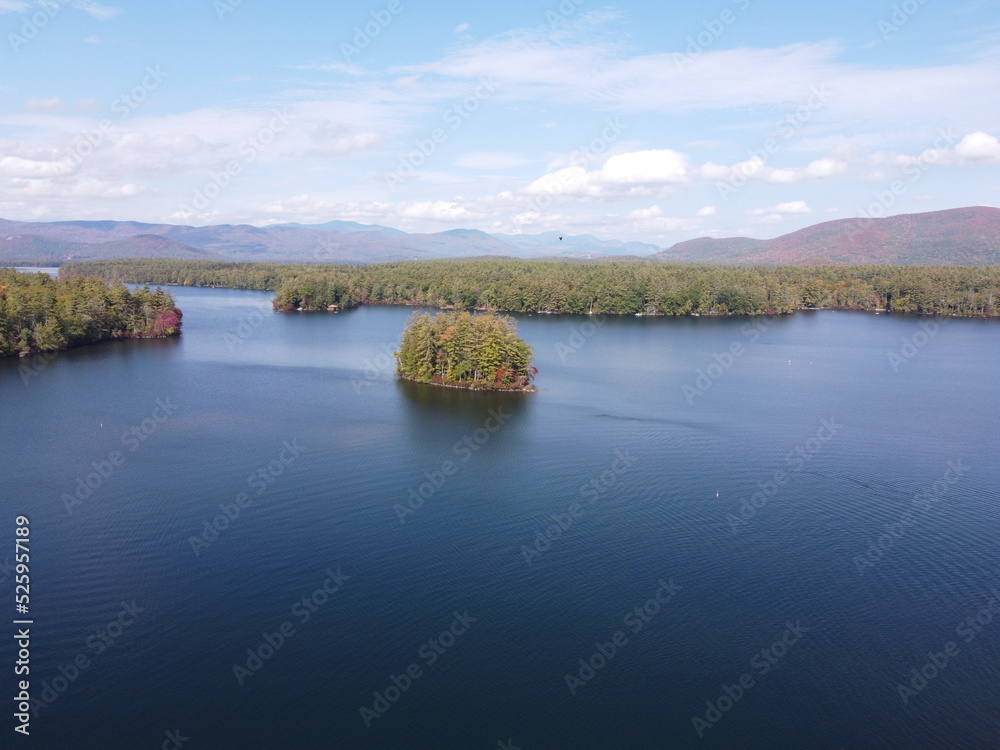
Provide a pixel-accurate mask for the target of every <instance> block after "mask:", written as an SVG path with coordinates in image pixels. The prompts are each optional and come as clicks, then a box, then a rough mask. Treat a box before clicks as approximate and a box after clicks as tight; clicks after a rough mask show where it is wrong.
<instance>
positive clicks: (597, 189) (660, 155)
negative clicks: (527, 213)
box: [525, 149, 688, 197]
mask: <svg viewBox="0 0 1000 750" xmlns="http://www.w3.org/2000/svg"><path fill="white" fill-rule="evenodd" d="M686 165H687V157H685V156H684V155H683V154H681V153H678V152H677V151H672V150H670V149H654V150H646V151H632V152H627V153H623V154H616V155H614V156H612V157H610V158H609V159H608V160H607V161H606V162H604V164H603V165H602V166H601V167H600V168H599V169H595V170H592V171H587V170H586V169H584V168H583V167H581V166H579V165H576V164H574V165H573V166H569V167H566V168H564V169H559V170H557V171H555V172H550V173H549V174H546V175H543V176H542V177H540V178H538V179H537V180H535V181H534V182H532V183H531V184H530V185H528V186H527V187H526V188H525V192H526V193H528V194H531V195H542V194H548V195H553V196H557V195H567V196H591V197H599V196H610V195H621V194H635V193H643V192H649V188H653V187H663V186H671V185H678V184H681V183H684V182H687V180H688V171H687V166H686Z"/></svg>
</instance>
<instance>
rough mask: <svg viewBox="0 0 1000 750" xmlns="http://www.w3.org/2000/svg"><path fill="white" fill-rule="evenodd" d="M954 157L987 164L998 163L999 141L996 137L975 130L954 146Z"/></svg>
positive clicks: (999, 153) (999, 156)
mask: <svg viewBox="0 0 1000 750" xmlns="http://www.w3.org/2000/svg"><path fill="white" fill-rule="evenodd" d="M955 155H956V156H958V157H959V158H961V159H964V160H966V161H981V162H986V163H987V164H997V163H1000V140H997V138H996V136H993V135H990V134H989V133H984V132H983V131H982V130H977V131H976V132H975V133H969V134H968V135H967V136H965V137H964V138H962V140H961V141H959V142H958V144H957V145H956V146H955Z"/></svg>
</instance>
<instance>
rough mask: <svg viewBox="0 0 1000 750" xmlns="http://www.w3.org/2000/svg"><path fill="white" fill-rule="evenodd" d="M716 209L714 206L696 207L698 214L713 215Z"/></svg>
mask: <svg viewBox="0 0 1000 750" xmlns="http://www.w3.org/2000/svg"><path fill="white" fill-rule="evenodd" d="M716 213H717V210H716V208H715V206H702V207H701V208H699V209H698V214H697V215H698V216H715V214H716Z"/></svg>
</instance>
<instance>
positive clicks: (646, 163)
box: [600, 148, 687, 185]
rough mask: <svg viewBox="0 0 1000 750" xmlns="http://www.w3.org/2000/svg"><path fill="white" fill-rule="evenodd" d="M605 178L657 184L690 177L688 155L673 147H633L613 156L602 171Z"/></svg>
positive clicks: (614, 182) (627, 182)
mask: <svg viewBox="0 0 1000 750" xmlns="http://www.w3.org/2000/svg"><path fill="white" fill-rule="evenodd" d="M600 175H601V180H602V181H603V182H607V183H613V184H615V185H656V184H663V183H671V184H674V183H680V182H685V181H686V180H687V159H686V157H685V156H684V155H683V154H680V153H678V152H676V151H671V150H670V149H665V148H664V149H657V150H655V151H633V152H632V153H627V154H618V155H616V156H612V157H611V158H610V159H608V160H607V161H606V162H604V166H603V167H602V168H601V171H600Z"/></svg>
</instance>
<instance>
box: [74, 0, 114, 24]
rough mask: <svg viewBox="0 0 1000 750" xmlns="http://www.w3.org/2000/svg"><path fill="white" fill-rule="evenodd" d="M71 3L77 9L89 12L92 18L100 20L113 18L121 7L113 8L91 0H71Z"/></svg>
mask: <svg viewBox="0 0 1000 750" xmlns="http://www.w3.org/2000/svg"><path fill="white" fill-rule="evenodd" d="M71 3H72V5H73V7H74V8H76V9H77V10H82V11H83V12H84V13H89V14H90V15H92V16H93V17H94V18H97V19H99V20H101V21H106V20H108V19H109V18H114V17H115V16H117V15H118V14H120V13H121V12H122V9H121V8H114V7H112V6H110V5H101V4H100V3H95V2H91V0H71Z"/></svg>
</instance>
